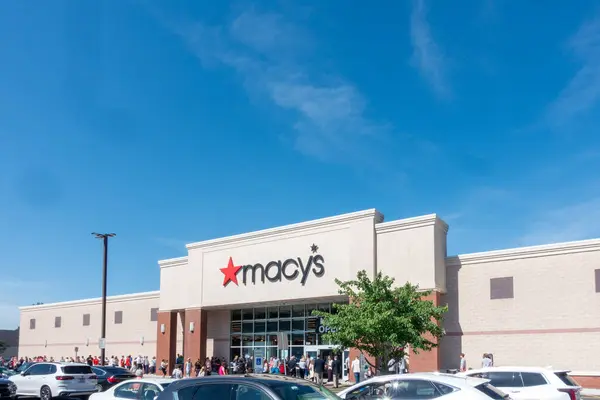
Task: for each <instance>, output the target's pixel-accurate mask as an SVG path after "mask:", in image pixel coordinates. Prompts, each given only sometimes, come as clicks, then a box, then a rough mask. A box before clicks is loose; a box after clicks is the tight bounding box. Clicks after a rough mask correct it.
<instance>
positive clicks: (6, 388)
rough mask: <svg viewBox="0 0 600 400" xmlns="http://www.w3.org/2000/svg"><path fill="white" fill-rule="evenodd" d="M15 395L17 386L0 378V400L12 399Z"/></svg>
mask: <svg viewBox="0 0 600 400" xmlns="http://www.w3.org/2000/svg"><path fill="white" fill-rule="evenodd" d="M16 395H17V385H15V384H14V383H13V382H12V381H11V380H9V379H6V378H0V399H2V400H5V399H14V398H15V397H16Z"/></svg>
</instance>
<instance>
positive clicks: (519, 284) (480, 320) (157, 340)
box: [19, 210, 600, 388]
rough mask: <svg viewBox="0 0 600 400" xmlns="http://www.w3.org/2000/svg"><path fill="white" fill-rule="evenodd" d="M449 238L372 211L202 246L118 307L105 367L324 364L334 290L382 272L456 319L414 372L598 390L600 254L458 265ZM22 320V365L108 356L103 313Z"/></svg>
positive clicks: (558, 251) (420, 223) (33, 311)
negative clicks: (518, 369) (527, 376)
mask: <svg viewBox="0 0 600 400" xmlns="http://www.w3.org/2000/svg"><path fill="white" fill-rule="evenodd" d="M447 233H448V226H447V225H446V223H444V222H443V221H442V220H441V219H439V218H438V217H437V216H436V215H435V214H431V215H425V216H420V217H414V218H408V219H401V220H396V221H390V222H383V216H382V215H381V214H380V213H379V212H377V211H376V210H366V211H360V212H355V213H350V214H344V215H339V216H334V217H329V218H323V219H318V220H313V221H308V222H303V223H298V224H293V225H286V226H282V227H278V228H273V229H267V230H263V231H257V232H251V233H246V234H241V235H236V236H230V237H225V238H220V239H214V240H207V241H203V242H198V243H191V244H189V245H187V251H188V254H187V256H186V257H180V258H174V259H169V260H163V261H160V262H159V266H160V290H159V291H155V292H148V293H136V294H128V295H120V296H111V297H109V298H108V300H107V334H106V352H107V353H106V354H107V355H108V356H111V355H114V356H118V357H120V356H121V355H128V354H132V355H137V354H140V355H147V356H154V355H155V356H156V357H157V358H158V359H159V360H160V359H168V360H170V363H171V365H173V363H174V360H175V357H176V354H183V355H184V356H185V357H186V358H187V357H190V358H192V359H193V360H195V359H197V358H204V357H207V356H208V357H210V356H216V357H224V358H227V359H232V358H233V356H235V355H246V354H248V355H251V356H253V357H254V358H255V359H257V358H263V359H264V358H268V357H270V356H271V355H276V354H278V353H277V351H278V347H279V346H282V347H285V350H283V351H285V352H287V354H297V355H300V354H310V355H315V354H317V352H321V353H325V354H326V353H327V352H329V351H330V350H331V349H332V347H333V346H332V345H331V344H330V343H327V341H326V340H325V338H324V337H323V335H322V333H323V332H324V331H325V330H326V329H327V327H324V326H319V322H318V320H317V319H315V318H313V317H312V316H311V314H312V311H313V310H314V309H323V310H330V308H331V305H332V304H333V303H337V302H347V301H348V299H347V298H344V297H342V296H340V295H339V294H338V287H337V285H336V284H335V282H334V279H335V278H338V279H340V280H350V279H354V278H355V277H356V274H357V272H358V271H360V270H366V271H368V272H369V273H371V274H375V273H376V272H379V271H381V272H382V273H384V274H386V275H389V276H391V277H393V278H395V280H396V282H397V283H398V284H403V283H405V282H407V281H409V282H411V283H413V284H418V285H419V287H420V288H422V289H431V290H433V293H432V295H431V296H430V298H429V300H431V301H433V302H434V303H436V304H447V305H448V308H449V311H448V313H447V314H446V316H445V318H444V329H445V333H446V334H445V336H444V338H443V339H442V341H441V344H440V346H439V347H438V348H436V349H434V350H433V351H431V352H426V353H425V352H421V353H420V354H410V357H409V366H410V370H411V371H431V370H438V369H446V368H457V367H458V363H459V358H460V353H461V352H462V353H465V354H466V355H467V363H468V366H471V367H477V366H479V365H480V360H481V355H482V354H483V353H492V354H494V361H495V363H496V365H511V364H512V365H532V366H549V365H551V366H553V367H555V368H565V369H570V370H572V371H574V374H575V375H576V376H578V377H579V380H580V381H581V382H582V384H584V385H586V387H591V385H594V386H597V387H599V388H600V380H599V377H600V373H599V372H598V368H597V360H598V359H599V358H600V324H599V323H598V321H600V240H599V239H592V240H585V241H578V242H567V243H556V244H548V245H542V246H533V247H522V248H514V249H507V250H497V251H488V252H481V253H473V254H463V255H458V256H451V257H448V256H447V254H446V235H447ZM20 311H21V323H20V327H21V329H20V330H19V355H20V356H29V357H32V356H39V355H46V356H48V357H51V356H52V357H55V358H56V359H59V358H60V357H72V356H76V355H84V356H87V355H88V354H91V355H97V354H99V350H98V343H99V340H98V338H99V334H100V324H101V301H100V299H98V298H96V299H86V300H76V301H69V302H62V303H54V304H43V305H37V306H27V307H21V309H20ZM280 334H283V335H284V336H280ZM280 339H282V340H281V341H280ZM286 339H287V340H286ZM286 342H287V343H286ZM523 349H526V351H523ZM557 349H558V350H557ZM356 353H357V352H356V351H355V350H353V349H347V351H345V352H344V356H345V357H351V358H354V355H355V354H356ZM279 354H281V353H279ZM584 354H585V356H583V357H582V355H584Z"/></svg>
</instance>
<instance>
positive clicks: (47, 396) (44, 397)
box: [40, 386, 52, 400]
mask: <svg viewBox="0 0 600 400" xmlns="http://www.w3.org/2000/svg"><path fill="white" fill-rule="evenodd" d="M40 400H52V392H51V391H50V388H49V387H48V386H42V388H41V389H40Z"/></svg>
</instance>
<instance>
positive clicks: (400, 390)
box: [338, 373, 510, 400]
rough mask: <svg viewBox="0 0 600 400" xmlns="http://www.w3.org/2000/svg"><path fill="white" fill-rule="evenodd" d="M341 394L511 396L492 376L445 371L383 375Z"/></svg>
mask: <svg viewBox="0 0 600 400" xmlns="http://www.w3.org/2000/svg"><path fill="white" fill-rule="evenodd" d="M338 395H339V396H340V397H341V398H342V399H345V400H359V399H360V400H363V399H365V400H366V399H369V400H370V399H389V400H396V399H402V400H404V399H414V400H419V399H423V400H425V399H427V400H430V399H437V398H442V397H443V398H444V400H446V399H447V400H509V399H510V397H509V396H508V395H507V394H506V393H504V392H502V391H501V390H499V389H497V388H495V387H494V386H492V385H490V383H489V380H488V379H482V378H466V377H458V376H456V375H451V374H441V373H415V374H400V375H381V376H377V377H374V378H371V379H368V380H366V381H364V382H360V383H357V384H356V385H354V386H351V387H349V388H347V389H344V390H342V391H341V392H340V393H338Z"/></svg>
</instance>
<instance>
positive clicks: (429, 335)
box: [313, 271, 448, 373]
mask: <svg viewBox="0 0 600 400" xmlns="http://www.w3.org/2000/svg"><path fill="white" fill-rule="evenodd" d="M335 282H336V284H337V285H338V286H339V290H338V292H339V293H340V294H343V295H346V296H348V298H349V299H350V302H349V304H335V305H334V310H333V312H332V313H327V312H323V311H319V310H315V311H314V312H313V315H315V316H319V317H322V318H323V323H324V325H326V326H328V327H329V328H331V330H330V331H328V332H327V333H325V338H326V339H329V340H331V342H332V343H335V344H336V345H338V346H340V347H342V348H349V347H353V348H357V349H359V350H360V351H361V353H363V354H364V355H369V356H371V357H373V358H374V359H375V360H376V363H375V364H373V363H372V362H371V361H370V360H369V359H368V358H366V357H365V360H366V361H367V363H368V364H369V365H371V366H372V367H373V368H375V369H376V370H380V371H381V372H383V373H385V372H386V371H387V370H388V363H389V362H390V360H392V359H393V360H394V363H393V364H395V363H398V362H400V360H401V359H402V358H403V357H404V356H405V349H406V345H410V348H411V349H412V350H413V351H414V352H415V353H418V352H419V351H421V350H423V351H429V350H431V349H432V348H434V347H436V346H437V345H438V341H439V339H440V338H441V337H442V336H443V334H444V331H443V328H442V327H441V322H442V319H443V316H444V313H445V312H446V311H447V310H448V308H447V307H446V306H444V307H437V306H435V305H434V304H433V302H432V301H427V300H424V299H423V298H424V297H427V296H428V295H430V294H431V291H419V287H418V286H415V285H411V284H410V283H406V284H405V285H403V286H399V287H395V285H394V279H393V278H390V277H388V276H383V275H382V274H381V273H378V274H377V275H376V276H375V278H374V279H373V280H371V279H370V278H369V276H368V275H367V273H366V271H360V272H359V273H358V275H357V278H356V280H351V281H347V282H342V281H340V280H338V279H336V280H335ZM393 364H391V365H393Z"/></svg>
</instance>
